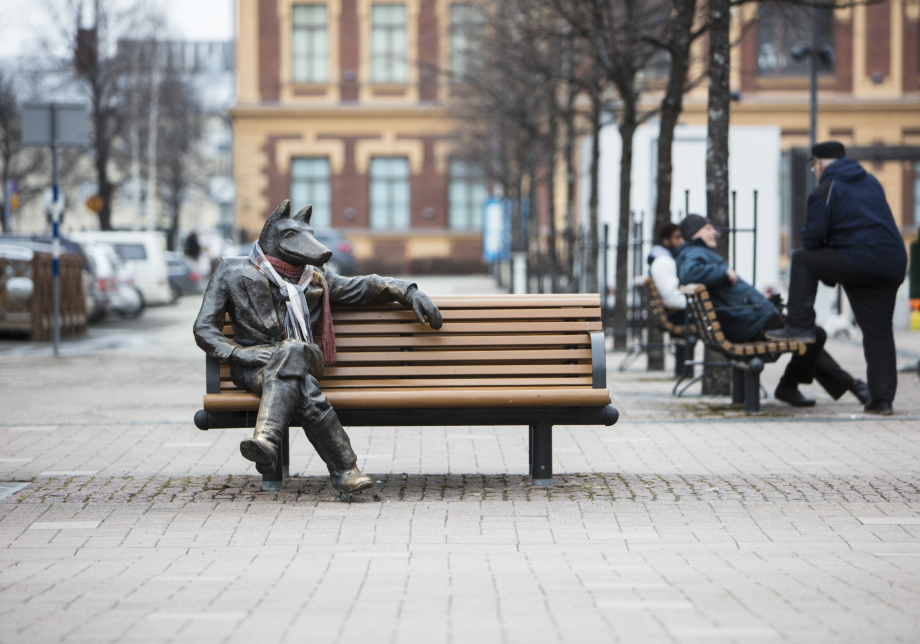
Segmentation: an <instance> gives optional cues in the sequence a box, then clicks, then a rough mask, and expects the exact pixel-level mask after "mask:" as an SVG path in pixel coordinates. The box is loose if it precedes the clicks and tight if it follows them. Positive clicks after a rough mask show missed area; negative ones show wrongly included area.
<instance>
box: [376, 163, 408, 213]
mask: <svg viewBox="0 0 920 644" xmlns="http://www.w3.org/2000/svg"><path fill="white" fill-rule="evenodd" d="M408 227H409V161H408V160H407V159H405V158H404V157H389V158H386V157H384V158H375V159H371V228H374V229H376V230H404V229H406V228H408Z"/></svg>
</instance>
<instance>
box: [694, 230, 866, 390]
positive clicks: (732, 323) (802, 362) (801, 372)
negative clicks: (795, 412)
mask: <svg viewBox="0 0 920 644" xmlns="http://www.w3.org/2000/svg"><path fill="white" fill-rule="evenodd" d="M680 231H681V234H682V235H683V236H684V239H687V240H689V241H687V243H685V244H683V245H682V246H680V247H679V248H678V249H677V253H676V254H677V275H678V277H679V279H680V283H681V284H702V285H703V286H705V287H706V288H707V289H708V290H709V295H710V297H711V298H712V303H713V305H714V306H715V308H716V312H717V315H718V317H719V322H720V324H721V325H722V332H723V333H725V337H726V338H728V340H730V341H731V342H756V341H762V340H764V337H765V336H764V333H765V331H767V330H769V329H778V328H782V327H783V326H784V325H785V323H786V322H785V319H784V318H783V316H782V314H781V313H780V312H779V311H778V310H777V309H776V307H775V306H774V305H773V303H772V302H770V300H768V299H767V298H765V297H764V296H763V295H761V293H760V292H759V291H758V290H757V289H755V288H754V287H753V286H751V285H750V284H748V283H747V282H745V281H744V280H743V279H741V278H739V277H738V275H737V274H736V273H735V271H734V270H732V269H731V268H729V267H728V264H726V263H725V260H723V259H722V257H720V256H719V254H718V253H716V252H715V250H713V249H714V248H715V247H716V237H717V236H718V232H716V229H715V228H713V226H712V224H711V223H710V222H709V220H708V219H706V218H705V217H702V216H700V215H687V217H685V218H684V220H683V221H682V222H680ZM815 336H816V337H815V342H814V343H811V344H808V345H807V350H806V351H805V353H804V354H794V355H793V356H792V359H791V360H790V361H789V364H788V365H787V366H786V371H785V373H784V374H783V377H782V378H781V379H780V381H779V384H778V385H777V386H776V391H775V392H774V394H773V395H774V396H775V397H776V399H777V400H782V401H783V402H785V403H788V404H790V405H793V406H794V407H811V406H813V405H814V404H815V401H814V400H813V399H811V398H806V397H805V396H804V395H803V394H802V392H801V391H799V385H800V384H806V383H810V382H812V381H813V380H817V381H818V383H820V385H821V386H822V387H824V389H825V391H827V393H829V394H830V395H831V397H832V398H833V399H834V400H837V399H838V398H840V397H841V396H842V395H843V394H844V393H846V392H847V391H850V392H852V393H853V395H855V396H856V397H857V398H858V399H859V400H860V402H862V403H863V404H865V403H866V402H868V400H869V386H868V385H867V384H866V383H865V382H864V381H862V380H859V379H857V378H854V377H853V376H851V375H850V374H849V373H847V372H846V371H844V370H843V368H842V367H841V366H840V365H839V364H837V362H836V361H835V360H834V359H833V358H832V357H831V356H830V355H829V354H828V353H827V351H825V350H824V343H825V342H826V341H827V334H826V333H825V332H824V329H822V328H821V327H817V329H816V334H815Z"/></svg>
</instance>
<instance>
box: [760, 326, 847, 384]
mask: <svg viewBox="0 0 920 644" xmlns="http://www.w3.org/2000/svg"><path fill="white" fill-rule="evenodd" d="M785 325H786V320H784V319H783V316H781V315H780V314H779V313H777V314H775V315H773V316H772V317H771V318H770V319H769V320H767V322H766V324H764V325H763V329H761V331H760V332H759V333H758V334H757V335H756V336H755V337H754V338H752V339H753V340H763V339H764V335H763V332H764V331H768V330H771V329H781V328H783V327H784V326H785ZM825 342H827V333H826V332H825V331H824V329H822V328H821V327H817V328H816V329H815V342H813V343H811V344H808V345H807V349H806V351H805V353H803V354H801V355H799V354H798V353H796V354H793V356H792V360H790V361H789V364H787V365H786V371H784V372H783V377H782V378H781V379H780V384H781V385H785V386H788V387H797V386H798V385H804V384H809V383H811V382H812V381H814V380H817V381H818V384H819V385H821V386H822V387H823V388H824V391H826V392H827V393H829V394H830V395H831V398H833V399H834V400H837V399H838V398H840V396H842V395H843V394H845V393H846V392H848V391H850V390H851V389H853V385H854V384H855V381H854V380H853V376H851V375H850V374H849V373H847V372H846V371H844V369H843V367H841V366H840V365H839V364H838V363H837V361H836V360H834V359H833V358H832V357H831V355H830V354H829V353H828V352H827V351H825V350H824V343H825Z"/></svg>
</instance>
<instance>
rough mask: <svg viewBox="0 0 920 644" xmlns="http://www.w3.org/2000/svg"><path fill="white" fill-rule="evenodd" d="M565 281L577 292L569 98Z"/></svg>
mask: <svg viewBox="0 0 920 644" xmlns="http://www.w3.org/2000/svg"><path fill="white" fill-rule="evenodd" d="M564 236H565V281H566V290H567V291H568V292H569V293H574V292H575V99H574V92H573V93H572V95H571V96H570V97H569V104H568V108H567V110H566V113H565V231H564Z"/></svg>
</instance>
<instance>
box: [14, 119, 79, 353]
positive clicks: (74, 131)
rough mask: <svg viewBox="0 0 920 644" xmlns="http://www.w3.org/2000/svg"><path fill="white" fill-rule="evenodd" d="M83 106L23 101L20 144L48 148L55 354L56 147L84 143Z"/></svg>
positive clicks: (60, 210) (59, 198) (59, 208)
mask: <svg viewBox="0 0 920 644" xmlns="http://www.w3.org/2000/svg"><path fill="white" fill-rule="evenodd" d="M88 121H89V119H88V118H87V114H86V108H85V107H84V106H83V105H81V104H79V103H55V102H51V103H23V105H22V144H23V145H47V146H49V147H50V148H51V188H50V190H49V191H48V193H46V195H45V204H46V207H47V208H48V210H49V212H50V213H51V232H52V236H53V238H54V241H53V242H52V246H51V255H52V258H53V260H52V266H53V268H52V283H51V286H52V296H51V297H52V300H53V301H54V334H53V338H54V355H55V356H59V355H60V343H61V325H60V322H61V317H60V302H61V281H60V268H61V266H60V265H61V239H60V238H61V232H60V223H61V216H62V215H63V214H64V195H63V194H62V193H61V190H60V187H59V186H58V148H59V147H77V148H82V147H86V144H87V141H88V140H89V136H88Z"/></svg>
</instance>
